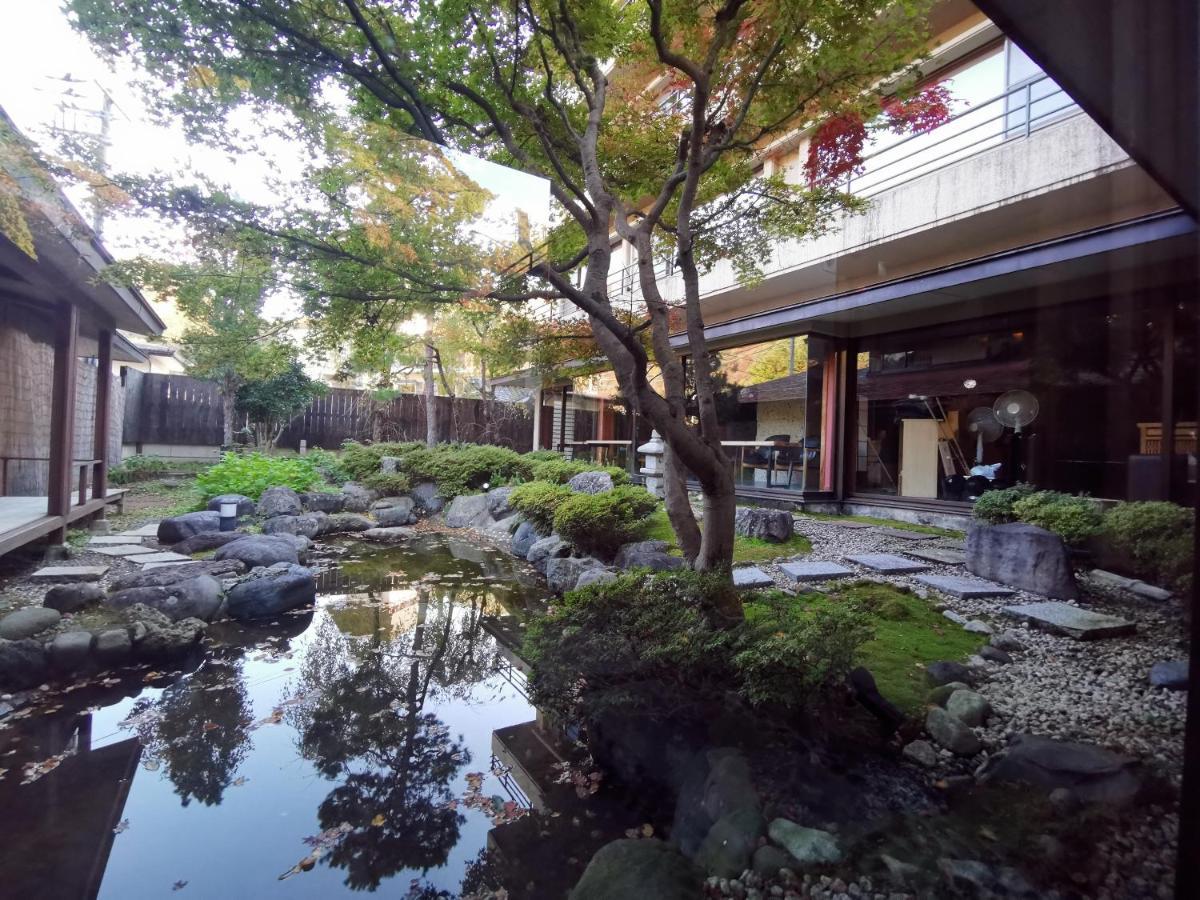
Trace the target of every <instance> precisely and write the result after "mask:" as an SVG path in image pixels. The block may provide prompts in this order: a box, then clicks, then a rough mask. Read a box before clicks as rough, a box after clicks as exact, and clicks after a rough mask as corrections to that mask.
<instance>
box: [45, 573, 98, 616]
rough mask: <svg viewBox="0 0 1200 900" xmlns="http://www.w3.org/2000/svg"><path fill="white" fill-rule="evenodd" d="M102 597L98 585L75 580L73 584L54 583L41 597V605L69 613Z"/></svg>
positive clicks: (96, 601)
mask: <svg viewBox="0 0 1200 900" xmlns="http://www.w3.org/2000/svg"><path fill="white" fill-rule="evenodd" d="M103 599H104V589H103V588H102V587H100V585H98V584H90V583H88V582H86V581H77V582H75V583H74V584H56V585H55V586H54V587H52V588H50V590H48V591H46V596H45V597H44V598H43V599H42V606H46V607H49V608H50V609H55V610H58V611H59V612H60V613H70V612H75V611H76V610H80V609H83V608H84V607H85V606H87V605H88V604H91V603H99V602H100V601H102V600H103Z"/></svg>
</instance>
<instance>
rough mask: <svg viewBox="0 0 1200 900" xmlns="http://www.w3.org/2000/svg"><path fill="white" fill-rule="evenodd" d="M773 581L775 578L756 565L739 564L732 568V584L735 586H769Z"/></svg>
mask: <svg viewBox="0 0 1200 900" xmlns="http://www.w3.org/2000/svg"><path fill="white" fill-rule="evenodd" d="M774 583H775V579H773V578H772V577H771V576H770V575H768V574H767V573H766V572H764V571H763V570H762V569H760V568H759V567H758V566H740V567H738V568H736V569H734V570H733V586H734V587H737V588H761V587H770V586H771V585H773V584H774Z"/></svg>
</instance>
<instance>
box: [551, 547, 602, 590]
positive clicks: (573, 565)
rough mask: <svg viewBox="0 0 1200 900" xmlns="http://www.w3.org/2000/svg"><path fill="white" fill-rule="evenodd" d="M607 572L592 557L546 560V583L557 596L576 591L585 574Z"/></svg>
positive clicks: (600, 563)
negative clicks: (580, 579)
mask: <svg viewBox="0 0 1200 900" xmlns="http://www.w3.org/2000/svg"><path fill="white" fill-rule="evenodd" d="M589 571H597V572H605V571H607V569H605V567H604V564H603V563H602V562H600V561H599V560H597V559H592V557H590V556H584V557H579V556H566V557H552V558H550V559H547V560H546V572H545V574H546V583H547V584H548V585H549V586H550V590H552V591H554V593H556V594H565V593H566V592H567V591H572V590H574V589H575V585H576V584H577V583H578V581H579V578H580V576H582V575H583V573H584V572H589Z"/></svg>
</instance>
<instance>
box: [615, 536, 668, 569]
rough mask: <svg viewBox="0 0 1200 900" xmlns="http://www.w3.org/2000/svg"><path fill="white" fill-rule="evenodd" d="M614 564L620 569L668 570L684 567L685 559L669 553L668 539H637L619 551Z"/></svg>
mask: <svg viewBox="0 0 1200 900" xmlns="http://www.w3.org/2000/svg"><path fill="white" fill-rule="evenodd" d="M613 565H614V566H616V567H617V568H618V569H649V570H650V571H652V572H666V571H668V570H671V569H680V568H683V559H682V558H681V557H678V556H672V555H671V554H669V553H667V542H666V541H635V542H634V543H632V544H625V545H623V546H622V547H621V549H620V550H618V551H617V555H616V558H615V559H614V560H613Z"/></svg>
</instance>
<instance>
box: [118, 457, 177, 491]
mask: <svg viewBox="0 0 1200 900" xmlns="http://www.w3.org/2000/svg"><path fill="white" fill-rule="evenodd" d="M168 471H170V463H169V462H168V461H167V460H165V459H163V458H162V457H161V456H130V457H127V458H125V459H123V460H121V462H120V463H119V464H118V465H115V466H113V467H112V468H111V469H109V470H108V480H109V481H111V482H112V483H113V484H131V483H132V482H135V481H145V480H146V479H149V478H157V477H158V476H159V475H164V474H166V473H167V472H168Z"/></svg>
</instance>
